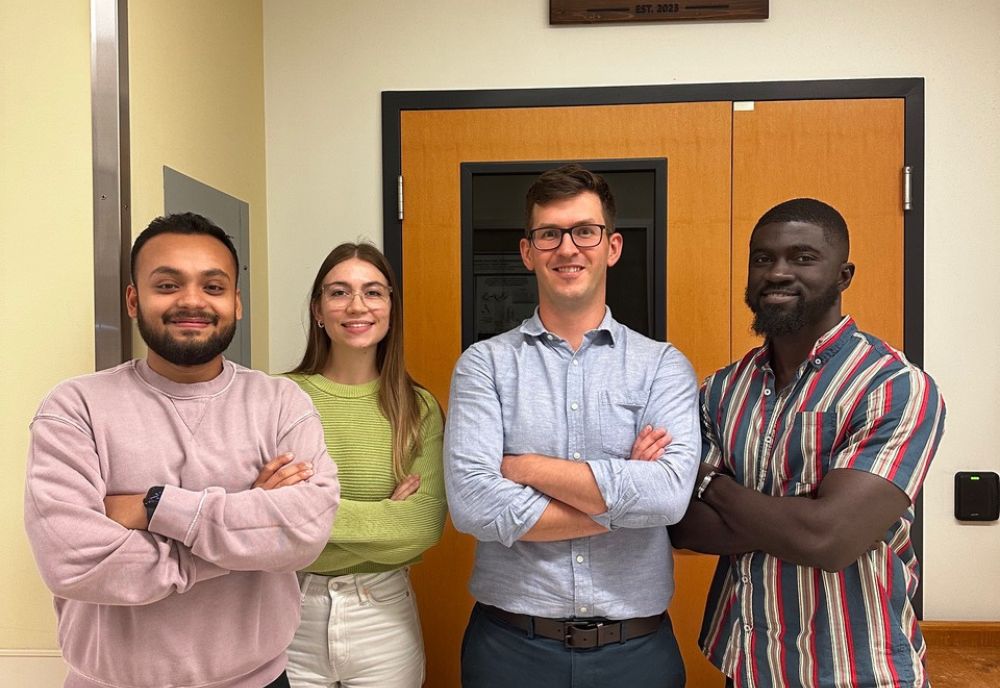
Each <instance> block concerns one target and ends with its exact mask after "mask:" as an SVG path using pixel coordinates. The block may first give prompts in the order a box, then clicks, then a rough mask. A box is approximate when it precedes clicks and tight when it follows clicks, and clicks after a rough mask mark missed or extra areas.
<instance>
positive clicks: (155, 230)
mask: <svg viewBox="0 0 1000 688" xmlns="http://www.w3.org/2000/svg"><path fill="white" fill-rule="evenodd" d="M160 234H203V235H206V236H210V237H213V238H215V239H218V240H219V241H221V242H222V244H223V245H224V246H225V247H226V248H228V249H229V252H230V253H231V254H232V255H233V267H234V268H235V281H236V284H239V281H240V259H239V256H237V255H236V247H235V246H233V240H232V239H231V238H230V237H229V235H228V234H226V233H225V232H224V231H222V229H221V228H220V227H219V226H218V225H216V224H215V223H213V222H212V221H211V220H209V219H208V218H205V217H202V216H201V215H198V214H196V213H175V214H173V215H164V216H163V217H158V218H156V219H154V220H153V221H152V222H150V223H149V226H148V227H146V229H144V230H142V232H141V233H140V234H139V236H137V237H136V238H135V243H133V244H132V255H131V258H130V264H129V276H130V277H131V279H132V284H135V266H136V263H137V262H138V259H139V251H141V250H142V247H143V246H144V245H145V244H146V242H147V241H149V240H150V239H152V238H153V237H155V236H158V235H160Z"/></svg>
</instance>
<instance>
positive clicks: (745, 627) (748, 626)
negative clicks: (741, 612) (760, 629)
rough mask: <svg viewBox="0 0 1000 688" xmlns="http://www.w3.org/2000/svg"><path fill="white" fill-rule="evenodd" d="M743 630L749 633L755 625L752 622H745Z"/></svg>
mask: <svg viewBox="0 0 1000 688" xmlns="http://www.w3.org/2000/svg"><path fill="white" fill-rule="evenodd" d="M743 630H744V631H746V632H747V633H749V632H750V631H752V630H753V626H751V625H750V624H745V625H744V626H743Z"/></svg>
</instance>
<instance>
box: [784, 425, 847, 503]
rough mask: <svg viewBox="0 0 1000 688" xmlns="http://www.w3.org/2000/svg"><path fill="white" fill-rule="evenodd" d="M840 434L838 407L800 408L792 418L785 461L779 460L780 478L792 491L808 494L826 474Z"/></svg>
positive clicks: (793, 492)
mask: <svg viewBox="0 0 1000 688" xmlns="http://www.w3.org/2000/svg"><path fill="white" fill-rule="evenodd" d="M836 438H837V413H836V412H835V411H800V412H798V413H796V414H795V418H794V419H793V420H792V428H791V433H790V435H789V436H788V443H787V445H786V452H787V453H786V456H785V457H784V459H785V460H784V461H779V462H776V465H775V468H776V471H777V472H778V474H779V475H778V478H779V480H780V482H781V483H783V484H784V485H785V486H786V491H790V492H791V493H792V494H809V492H810V490H809V489H808V486H811V485H816V484H817V483H819V481H820V480H822V479H823V476H824V475H826V472H827V470H828V469H829V466H830V459H831V457H832V455H833V443H834V442H835V441H836Z"/></svg>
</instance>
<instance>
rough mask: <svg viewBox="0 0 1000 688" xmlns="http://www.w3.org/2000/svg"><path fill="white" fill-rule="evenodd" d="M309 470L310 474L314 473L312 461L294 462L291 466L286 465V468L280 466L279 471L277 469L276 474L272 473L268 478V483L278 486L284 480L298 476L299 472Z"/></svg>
mask: <svg viewBox="0 0 1000 688" xmlns="http://www.w3.org/2000/svg"><path fill="white" fill-rule="evenodd" d="M307 471H308V472H309V473H310V474H312V464H310V463H294V464H292V465H291V466H285V467H284V468H280V469H278V470H277V471H275V472H274V475H272V476H271V477H270V478H269V479H268V481H267V483H268V484H269V485H270V486H272V487H276V486H277V485H278V484H279V483H281V482H282V481H283V480H287V479H288V478H291V477H293V476H296V475H298V474H299V473H304V472H307Z"/></svg>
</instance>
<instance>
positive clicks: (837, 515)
mask: <svg viewBox="0 0 1000 688" xmlns="http://www.w3.org/2000/svg"><path fill="white" fill-rule="evenodd" d="M848 249H849V242H848V234H847V226H846V223H845V222H844V219H843V217H841V215H840V213H838V212H837V211H836V210H835V209H833V208H832V207H830V206H828V205H827V204H825V203H822V202H820V201H816V200H813V199H795V200H791V201H786V202H784V203H781V204H780V205H778V206H775V207H774V208H772V209H771V210H769V211H768V212H767V213H765V214H764V216H763V217H761V219H760V220H759V221H758V223H757V225H756V227H755V228H754V231H753V235H752V236H751V239H750V265H749V276H748V279H747V289H746V303H747V305H748V306H749V307H750V309H751V310H752V311H753V313H754V316H755V318H754V324H753V327H754V330H755V331H756V332H757V333H758V334H761V335H764V336H765V337H766V341H765V343H764V345H763V346H762V347H758V348H756V349H753V350H751V351H750V352H749V353H748V354H747V355H746V356H744V357H743V358H742V359H741V360H740V361H738V362H736V363H733V364H731V365H729V366H728V367H726V368H723V369H722V370H720V371H718V372H717V373H715V374H714V375H712V376H711V377H709V378H708V380H706V382H705V384H704V386H703V387H702V390H701V421H702V462H703V463H702V468H701V470H700V472H699V475H698V480H697V482H696V488H695V496H694V498H693V499H692V502H691V506H690V507H689V509H688V512H687V514H686V516H685V518H684V520H683V521H682V522H681V523H680V524H678V525H676V526H673V527H672V528H671V537H672V540H673V543H674V545H675V546H677V547H684V548H688V549H692V550H696V551H699V552H706V553H711V554H719V555H723V556H720V558H719V566H718V569H717V570H716V574H715V578H714V580H713V582H712V587H711V590H710V592H709V597H708V602H707V606H706V610H705V620H704V623H703V626H702V631H701V639H700V641H701V646H702V650H703V652H704V653H705V654H706V655H707V656H708V658H709V659H710V660H711V661H712V663H713V664H715V665H716V666H718V667H719V668H720V669H721V670H722V671H723V673H725V674H726V676H728V677H729V682H728V684H727V685H729V686H735V687H738V688H743V687H752V688H758V687H760V688H763V687H768V686H776V687H784V686H788V687H798V686H802V687H803V688H819V687H828V686H829V687H831V688H832V687H836V688H862V687H865V688H868V687H872V688H884V687H889V686H892V687H906V688H910V687H914V688H920V687H923V686H929V685H930V684H929V682H928V679H927V676H926V672H925V668H924V662H923V658H924V651H925V646H924V640H923V637H922V636H921V633H920V627H919V625H918V623H917V617H916V615H915V613H914V611H913V607H912V604H911V597H912V595H913V594H914V592H915V590H916V587H917V576H918V566H919V564H918V562H917V559H916V557H915V555H914V551H913V547H912V543H911V541H910V526H911V523H912V521H913V502H914V500H915V499H916V497H917V493H918V492H919V490H920V486H921V484H922V482H923V479H924V476H925V474H926V472H927V469H928V467H929V465H930V462H931V459H932V457H933V456H934V452H935V450H936V449H937V446H938V442H939V441H940V438H941V434H942V432H943V425H944V415H945V412H944V401H943V399H942V397H941V395H940V393H939V392H938V389H937V387H936V385H935V384H934V381H933V380H931V378H930V377H929V376H928V375H926V374H925V373H924V372H923V371H921V370H920V369H919V368H917V367H915V366H914V365H912V364H911V363H910V362H909V361H907V360H906V358H905V357H904V356H903V354H901V353H900V352H898V351H896V350H895V349H893V348H892V347H890V346H889V345H888V344H886V343H885V342H883V341H881V340H879V339H877V338H876V337H873V336H871V335H869V334H865V333H863V332H861V331H859V330H858V329H857V327H856V325H855V323H854V321H853V319H852V318H850V317H849V316H848V317H845V316H844V315H842V313H841V293H842V292H843V291H844V290H845V289H847V288H848V287H849V286H850V284H851V280H852V278H853V276H854V265H853V264H851V263H850V262H848Z"/></svg>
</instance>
